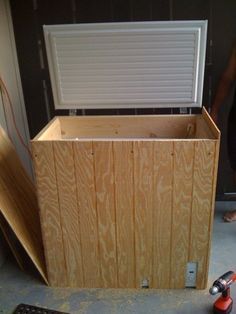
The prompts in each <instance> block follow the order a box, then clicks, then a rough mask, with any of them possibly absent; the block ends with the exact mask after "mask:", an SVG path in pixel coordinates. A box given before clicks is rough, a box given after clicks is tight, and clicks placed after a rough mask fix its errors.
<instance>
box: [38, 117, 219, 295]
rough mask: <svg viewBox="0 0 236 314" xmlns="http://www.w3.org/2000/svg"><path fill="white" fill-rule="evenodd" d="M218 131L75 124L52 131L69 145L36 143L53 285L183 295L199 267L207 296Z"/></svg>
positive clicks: (134, 122)
mask: <svg viewBox="0 0 236 314" xmlns="http://www.w3.org/2000/svg"><path fill="white" fill-rule="evenodd" d="M199 121H200V122H199ZM139 122H140V123H139ZM57 123H58V122H57ZM210 123H211V120H210V119H208V117H207V115H206V114H204V116H203V117H199V116H191V118H189V117H188V116H183V117H175V116H169V117H166V116H165V117H157V116H152V117H147V116H145V117H144V116H141V117H139V118H135V119H134V118H133V117H124V118H123V117H118V118H117V117H115V116H113V117H85V118H84V117H83V118H79V119H77V117H76V118H75V117H68V119H67V118H66V119H64V118H60V127H61V130H60V131H58V125H59V124H58V125H56V124H55V125H54V130H53V132H52V134H53V137H55V134H54V131H55V130H56V132H59V133H60V134H61V136H62V139H61V141H53V144H52V142H50V141H46V140H45V137H44V135H45V134H41V136H42V137H41V139H42V138H43V139H44V140H39V141H33V148H34V155H35V157H34V158H35V169H36V177H37V186H38V194H39V203H40V208H41V224H42V229H43V236H44V243H45V252H46V258H47V267H48V272H49V279H50V283H51V284H52V283H53V284H54V285H57V286H66V285H69V286H78V287H106V288H115V287H120V288H139V287H140V286H141V285H142V283H143V281H144V280H147V281H148V284H149V287H150V288H184V287H185V276H186V266H187V263H188V262H196V263H197V265H198V273H197V288H199V289H202V288H205V285H206V281H207V273H208V265H209V249H210V239H211V230H212V221H213V205H214V197H215V186H216V173H217V165H218V157H217V156H218V148H219V133H218V131H217V130H216V129H215V127H214V126H210V125H208V124H210ZM190 125H191V131H192V133H191V134H190V133H189V129H190ZM55 126H56V127H55ZM158 126H160V128H158ZM171 127H172V129H171V130H170V128H171ZM78 128H80V129H79V131H78ZM195 130H196V134H195ZM46 132H48V130H46ZM47 134H51V132H50V131H49V132H48V133H47ZM56 136H57V135H56ZM157 136H158V137H162V136H163V137H164V138H163V139H161V138H156V137H157ZM168 136H170V137H168ZM182 136H183V137H184V136H185V137H190V138H188V139H187V138H186V139H184V138H181V137H182ZM46 137H47V136H46ZM67 137H68V138H69V139H68V140H67V139H66V138H67ZM74 137H76V139H75V138H74ZM90 137H91V138H90ZM101 137H104V139H103V138H101ZM110 137H111V138H110ZM192 137H193V139H192V140H191V138H192ZM198 137H199V138H198ZM215 137H217V138H215ZM145 138H146V139H145Z"/></svg>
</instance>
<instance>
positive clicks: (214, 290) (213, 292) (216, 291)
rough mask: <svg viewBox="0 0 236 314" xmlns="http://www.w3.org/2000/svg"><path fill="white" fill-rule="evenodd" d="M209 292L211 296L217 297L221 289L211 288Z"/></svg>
mask: <svg viewBox="0 0 236 314" xmlns="http://www.w3.org/2000/svg"><path fill="white" fill-rule="evenodd" d="M209 292H210V294H211V295H215V294H217V293H219V287H217V286H213V287H211V288H210V290H209Z"/></svg>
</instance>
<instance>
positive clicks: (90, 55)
mask: <svg viewBox="0 0 236 314" xmlns="http://www.w3.org/2000/svg"><path fill="white" fill-rule="evenodd" d="M206 32H207V21H168V22H135V23H133V22H132V23H101V24H71V25H49V26H44V35H45V42H46V50H47V57H48V63H49V71H50V77H51V83H52V88H53V97H54V104H55V108H56V109H83V108H85V109H86V108H150V107H151V108H154V107H201V104H202V90H203V78H204V65H205V50H206Z"/></svg>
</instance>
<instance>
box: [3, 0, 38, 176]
mask: <svg viewBox="0 0 236 314" xmlns="http://www.w3.org/2000/svg"><path fill="white" fill-rule="evenodd" d="M0 76H1V78H2V79H3V80H4V82H5V84H6V86H7V89H8V92H9V94H10V97H11V101H12V104H13V110H14V115H15V119H16V123H17V127H18V129H19V130H20V133H21V135H22V137H23V138H24V140H25V142H27V143H28V142H29V131H28V124H27V119H26V112H25V105H24V98H23V92H22V86H21V80H20V73H19V66H18V60H17V55H16V46H15V39H14V33H13V25H12V19H11V14H10V6H9V1H8V0H0ZM0 97H1V95H0ZM2 102H4V104H5V106H4V107H5V113H4V110H3V103H2ZM0 115H1V118H0V123H1V125H2V126H3V127H4V128H5V129H6V131H8V134H9V135H10V137H11V138H12V139H13V142H14V145H15V148H16V150H17V152H18V155H19V156H20V158H21V160H22V162H23V164H24V166H25V168H26V170H27V171H28V173H29V174H30V175H31V171H32V170H31V162H30V158H29V156H28V154H27V152H26V150H25V148H24V147H23V146H22V144H21V143H20V141H19V138H18V136H17V134H16V130H15V127H14V124H13V121H12V115H11V112H10V108H9V104H8V101H7V100H6V98H5V97H2V99H1V100H0Z"/></svg>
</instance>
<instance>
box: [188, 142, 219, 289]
mask: <svg viewBox="0 0 236 314" xmlns="http://www.w3.org/2000/svg"><path fill="white" fill-rule="evenodd" d="M214 155H215V143H214V142H210V143H208V142H204V141H201V142H197V143H196V144H195V156H194V176H193V199H192V214H191V239H190V249H189V261H192V262H196V261H197V264H198V269H197V287H198V288H199V289H203V288H204V286H205V266H206V259H207V250H208V241H209V224H210V217H211V211H212V206H211V196H212V180H213V171H214Z"/></svg>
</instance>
